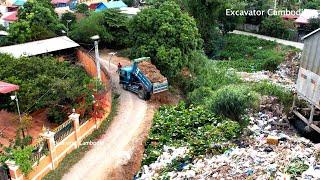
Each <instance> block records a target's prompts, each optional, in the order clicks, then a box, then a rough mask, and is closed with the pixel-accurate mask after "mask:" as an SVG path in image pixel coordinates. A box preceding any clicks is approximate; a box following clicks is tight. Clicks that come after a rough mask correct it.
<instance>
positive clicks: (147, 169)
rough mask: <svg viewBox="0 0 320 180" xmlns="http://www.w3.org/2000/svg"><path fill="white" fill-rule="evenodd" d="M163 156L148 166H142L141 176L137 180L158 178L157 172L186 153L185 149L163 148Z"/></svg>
mask: <svg viewBox="0 0 320 180" xmlns="http://www.w3.org/2000/svg"><path fill="white" fill-rule="evenodd" d="M163 151H164V152H163V154H162V155H161V156H159V157H158V159H157V161H156V162H154V163H152V164H150V165H149V166H147V165H144V166H143V167H142V173H141V174H142V175H141V176H140V177H139V178H138V179H143V180H147V179H152V178H154V177H159V175H160V174H159V173H158V172H159V171H161V170H162V169H163V168H165V167H166V166H168V165H169V164H170V163H172V161H173V160H174V159H176V158H178V157H184V156H186V154H187V153H188V149H187V147H179V148H174V147H169V146H164V147H163Z"/></svg>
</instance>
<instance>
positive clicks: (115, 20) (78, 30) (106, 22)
mask: <svg viewBox="0 0 320 180" xmlns="http://www.w3.org/2000/svg"><path fill="white" fill-rule="evenodd" d="M72 29H73V30H72V31H71V33H70V35H71V38H72V39H74V40H76V41H77V42H80V43H92V40H91V39H90V37H92V36H94V35H99V36H100V43H101V44H102V45H103V46H106V47H112V48H124V47H127V45H128V42H129V37H128V34H129V31H128V17H127V16H126V15H125V14H122V13H120V11H119V10H117V9H107V10H105V11H102V12H98V13H93V14H92V15H90V16H88V17H86V18H84V19H82V20H80V22H79V23H77V24H75V26H74V27H73V28H72Z"/></svg>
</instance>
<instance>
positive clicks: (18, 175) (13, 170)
mask: <svg viewBox="0 0 320 180" xmlns="http://www.w3.org/2000/svg"><path fill="white" fill-rule="evenodd" d="M6 164H7V165H8V167H9V172H10V177H11V179H12V180H18V179H23V174H22V172H21V171H20V170H19V165H17V164H16V162H14V161H12V160H7V161H6Z"/></svg>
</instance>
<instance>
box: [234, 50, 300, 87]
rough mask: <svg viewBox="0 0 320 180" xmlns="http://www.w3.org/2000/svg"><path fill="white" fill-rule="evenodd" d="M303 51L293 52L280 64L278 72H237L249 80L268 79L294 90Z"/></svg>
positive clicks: (245, 79)
mask: <svg viewBox="0 0 320 180" xmlns="http://www.w3.org/2000/svg"><path fill="white" fill-rule="evenodd" d="M300 58H301V53H296V52H291V53H288V54H287V57H286V59H285V61H284V62H283V63H281V64H280V65H279V68H278V70H277V71H276V72H274V73H273V72H271V71H258V72H253V73H248V72H237V74H238V75H239V76H240V77H241V78H242V79H243V80H244V81H248V82H260V81H268V82H271V83H274V84H277V85H280V86H282V87H285V88H286V89H288V90H293V89H294V85H295V82H296V79H297V75H298V71H299V60H300Z"/></svg>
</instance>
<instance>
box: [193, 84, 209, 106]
mask: <svg viewBox="0 0 320 180" xmlns="http://www.w3.org/2000/svg"><path fill="white" fill-rule="evenodd" d="M213 94H214V92H213V91H212V89H211V88H209V87H200V88H197V89H195V90H194V91H192V92H191V93H189V94H188V98H187V100H188V101H187V102H188V104H194V105H206V104H207V103H208V100H209V98H210V97H211V96H212V95H213Z"/></svg>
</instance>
